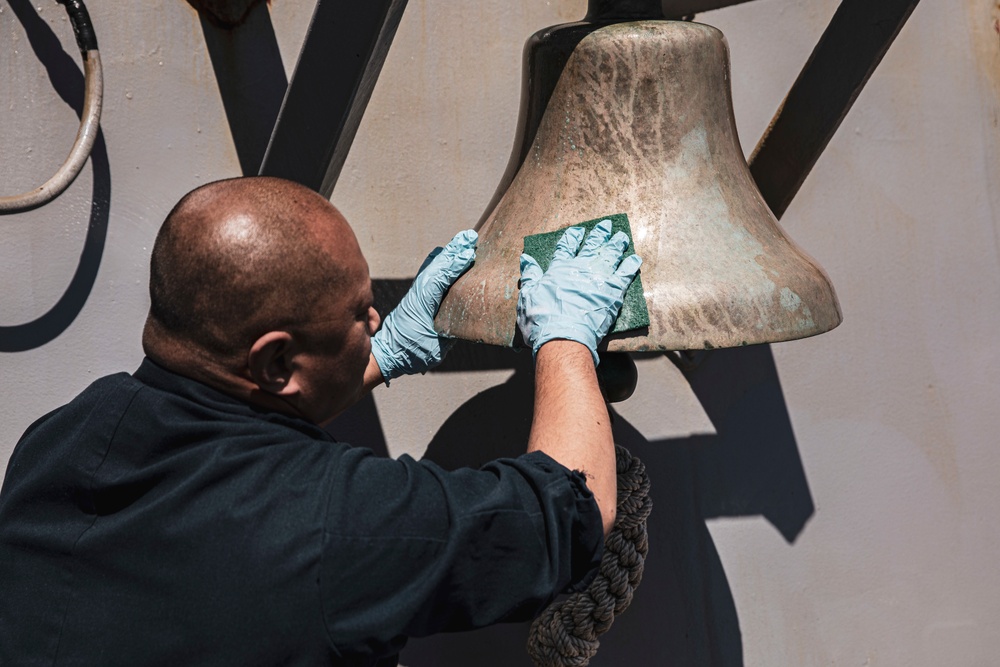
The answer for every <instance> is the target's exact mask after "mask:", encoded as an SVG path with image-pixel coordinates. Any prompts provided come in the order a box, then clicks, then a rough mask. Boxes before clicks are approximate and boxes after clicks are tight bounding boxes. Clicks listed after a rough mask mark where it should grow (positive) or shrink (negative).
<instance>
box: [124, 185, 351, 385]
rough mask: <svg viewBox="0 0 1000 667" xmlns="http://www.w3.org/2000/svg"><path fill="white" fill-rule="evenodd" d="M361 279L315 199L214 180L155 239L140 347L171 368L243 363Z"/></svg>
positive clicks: (283, 188) (345, 231) (335, 222)
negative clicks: (188, 362) (256, 346)
mask: <svg viewBox="0 0 1000 667" xmlns="http://www.w3.org/2000/svg"><path fill="white" fill-rule="evenodd" d="M359 276H361V278H360V279H366V278H367V265H365V263H364V258H363V257H362V255H361V251H360V249H359V248H358V244H357V241H356V239H355V237H354V234H353V232H352V231H351V229H350V227H349V226H348V224H347V222H346V221H345V220H344V218H343V216H341V215H340V213H339V212H338V211H337V210H336V209H335V208H334V207H333V206H332V205H331V204H330V202H328V201H327V200H326V199H324V198H323V197H321V196H320V195H318V194H317V193H315V192H313V191H312V190H309V189H308V188H305V187H303V186H300V185H298V184H295V183H292V182H289V181H285V180H281V179H276V178H265V177H254V178H238V179H232V180H226V181H218V182H215V183H210V184H208V185H205V186H202V187H200V188H198V189H196V190H194V191H192V192H190V193H189V194H187V195H186V196H185V197H184V198H183V199H181V200H180V202H178V204H177V206H175V207H174V209H173V210H172V211H171V212H170V214H169V215H168V216H167V218H166V220H165V221H164V223H163V226H162V228H161V229H160V232H159V234H158V235H157V238H156V243H155V245H154V247H153V254H152V258H151V266H150V286H149V288H150V299H151V305H150V313H149V319H148V320H147V323H146V329H145V331H144V333H143V346H144V348H145V349H146V353H147V354H148V355H149V356H150V357H152V358H153V359H155V360H157V361H160V362H161V363H164V364H165V365H167V366H176V365H177V364H178V363H183V362H184V361H185V360H184V359H183V358H181V359H176V358H177V357H178V356H180V357H184V356H186V355H194V356H196V357H200V358H202V359H204V358H209V359H214V360H218V361H219V362H220V363H222V364H225V365H226V366H230V365H232V364H234V363H235V364H238V363H240V362H241V361H243V360H245V358H246V351H247V349H248V348H249V346H250V345H251V344H252V343H253V341H254V340H256V339H257V338H258V337H259V336H261V335H262V334H264V333H266V332H268V331H273V330H295V329H296V328H298V327H300V326H302V325H304V324H305V323H307V322H309V321H311V320H316V319H321V318H323V317H324V316H326V313H327V311H328V310H329V307H330V304H331V303H333V301H335V300H336V298H337V295H338V294H339V293H340V292H341V291H343V289H344V288H345V286H346V285H348V284H350V283H352V281H353V282H355V283H356V282H357V281H358V280H359Z"/></svg>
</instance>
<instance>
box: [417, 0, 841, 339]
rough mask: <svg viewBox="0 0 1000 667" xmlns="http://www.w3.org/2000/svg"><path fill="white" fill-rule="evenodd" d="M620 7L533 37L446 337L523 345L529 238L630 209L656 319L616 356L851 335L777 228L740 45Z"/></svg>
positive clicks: (595, 5) (829, 291) (451, 301)
mask: <svg viewBox="0 0 1000 667" xmlns="http://www.w3.org/2000/svg"><path fill="white" fill-rule="evenodd" d="M620 4H625V5H629V4H630V3H628V2H625V3H620ZM631 4H632V5H646V6H655V8H656V9H655V11H654V12H653V13H654V14H655V12H660V10H659V2H646V3H643V2H633V3H631ZM614 5H615V3H613V2H608V1H607V0H604V1H603V2H602V1H601V0H594V1H593V2H592V3H591V11H590V13H589V14H588V16H587V19H586V20H585V21H583V22H580V23H571V24H566V25H562V26H555V27H552V28H548V29H545V30H542V31H540V32H538V33H536V34H535V35H533V36H532V37H531V39H529V40H528V43H527V44H526V46H525V66H524V85H523V91H522V101H521V117H520V121H519V126H518V138H517V140H516V142H515V146H514V151H513V153H512V155H511V161H510V164H509V165H508V170H507V174H506V175H505V177H504V179H503V182H501V184H500V187H499V188H498V190H497V194H496V195H495V196H494V201H493V202H492V203H491V204H490V206H489V207H488V209H487V211H486V213H485V214H484V217H483V220H481V221H480V223H479V226H478V230H479V235H480V236H479V249H478V252H477V259H476V263H475V265H474V266H473V268H472V269H470V270H469V272H468V273H466V274H465V275H464V276H463V277H462V278H460V279H459V280H458V282H457V283H456V284H455V285H454V286H453V287H452V288H451V290H450V292H449V293H448V295H447V297H446V298H445V300H444V302H443V304H442V305H441V308H440V310H439V312H438V316H437V319H436V326H437V327H438V330H439V331H440V332H442V333H444V334H447V335H450V336H454V337H457V338H463V339H467V340H473V341H479V342H485V343H490V344H494V345H503V346H510V345H512V344H513V341H514V335H515V330H516V315H515V312H516V303H517V293H518V280H519V268H518V257H519V255H520V253H521V251H522V248H523V237H525V236H527V235H532V234H538V233H542V232H549V231H553V230H557V229H561V228H564V227H567V226H570V225H572V224H574V223H577V222H581V221H585V220H592V219H595V218H600V217H602V216H605V215H611V214H615V213H625V214H627V215H628V218H629V221H630V224H631V227H632V235H633V242H634V248H635V251H636V252H637V253H638V254H639V255H640V256H641V257H642V258H643V265H642V270H641V276H642V283H643V288H644V296H645V298H646V303H647V306H648V309H649V315H650V324H649V327H648V329H641V330H636V331H631V332H623V333H620V334H615V335H613V336H610V337H609V338H608V340H607V342H606V345H607V349H608V350H610V351H644V350H687V349H702V348H709V349H710V348H715V347H733V346H738V345H748V344H753V343H767V342H777V341H783V340H790V339H795V338H804V337H806V336H812V335H815V334H818V333H823V332H825V331H829V330H830V329H832V328H834V327H836V326H837V325H838V324H839V323H840V321H841V314H840V306H839V304H838V303H837V297H836V295H835V294H834V291H833V287H832V285H831V284H830V281H829V279H828V278H827V276H826V274H825V273H824V272H823V270H822V269H821V268H820V267H819V266H818V265H817V264H816V263H815V262H814V261H813V260H812V259H811V258H810V257H809V256H808V255H806V254H805V253H804V252H803V251H802V250H801V249H799V247H798V246H796V245H795V244H794V243H793V242H792V241H791V240H790V239H789V238H788V237H787V236H786V235H785V233H784V231H783V230H782V229H781V227H780V226H779V225H778V221H777V219H776V218H775V217H774V215H772V213H771V211H770V209H769V208H768V207H767V205H766V204H765V203H764V200H763V198H762V197H761V194H760V192H759V191H758V190H757V187H756V185H755V184H754V181H753V179H752V177H751V175H750V171H749V169H748V167H747V163H746V160H745V158H744V156H743V152H742V150H741V149H740V144H739V140H738V138H737V135H736V125H735V122H734V120H733V110H732V99H731V93H730V86H729V50H728V46H727V44H726V39H725V37H724V36H723V35H722V33H721V32H719V31H718V30H717V29H715V28H712V27H710V26H707V25H701V24H697V23H688V22H676V21H665V20H633V19H635V18H637V17H638V18H644V17H645V16H647V15H648V14H644V13H643V11H641V10H635V11H632V12H631V13H630V12H628V11H627V12H625V13H624V14H622V13H619V14H616V13H615V11H614V10H613V8H614ZM609 7H610V8H611V9H609ZM630 11H631V10H630ZM651 11H653V10H651ZM660 17H662V12H661V13H660Z"/></svg>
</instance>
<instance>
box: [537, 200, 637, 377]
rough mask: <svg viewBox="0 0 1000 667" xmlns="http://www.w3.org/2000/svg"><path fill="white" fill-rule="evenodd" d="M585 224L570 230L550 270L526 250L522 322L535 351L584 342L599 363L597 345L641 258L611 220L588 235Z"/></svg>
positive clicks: (601, 223)
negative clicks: (613, 228)
mask: <svg viewBox="0 0 1000 667" xmlns="http://www.w3.org/2000/svg"><path fill="white" fill-rule="evenodd" d="M583 235H584V229H583V227H571V228H569V229H567V230H566V233H565V234H563V236H562V238H561V239H560V240H559V243H558V244H557V245H556V251H555V253H554V254H553V255H552V263H551V264H549V268H548V270H547V271H545V272H542V268H541V267H540V266H539V265H538V262H536V261H535V260H534V259H533V258H532V257H530V256H529V255H521V293H520V295H519V296H518V300H517V324H518V327H519V328H520V329H521V335H522V336H523V337H524V340H525V342H526V343H527V344H528V345H529V346H531V350H532V353H534V354H535V355H537V354H538V349H539V348H540V347H541V346H542V345H543V344H545V343H547V342H548V341H550V340H572V341H576V342H578V343H583V344H584V345H586V346H587V348H588V349H589V350H590V353H591V355H592V356H593V357H594V365H597V363H598V357H597V345H598V344H599V343H600V342H601V340H602V339H603V338H604V336H605V335H606V334H607V333H608V331H609V330H610V328H611V325H612V324H613V323H614V321H615V318H616V317H617V315H618V311H619V310H620V309H621V306H622V301H623V299H624V296H625V290H626V289H628V286H629V285H630V284H631V283H632V279H633V278H635V274H636V273H638V271H639V266H640V265H641V264H642V259H640V258H639V256H638V255H631V256H629V257H626V258H625V259H624V260H622V253H624V252H625V249H626V248H627V247H628V237H627V236H626V235H625V234H624V233H623V232H618V233H616V234H615V235H614V236H611V221H610V220H603V221H601V222H600V223H599V224H598V225H597V226H596V227H594V229H593V231H591V232H590V234H589V235H588V236H587V240H586V241H585V242H584V243H583V249H581V250H580V251H579V254H577V250H578V249H579V248H580V242H581V240H582V239H583Z"/></svg>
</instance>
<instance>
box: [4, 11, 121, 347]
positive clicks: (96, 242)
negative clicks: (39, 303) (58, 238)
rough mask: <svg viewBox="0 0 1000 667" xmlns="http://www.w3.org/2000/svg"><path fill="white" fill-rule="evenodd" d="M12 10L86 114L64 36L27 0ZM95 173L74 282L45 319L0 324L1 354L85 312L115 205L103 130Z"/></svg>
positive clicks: (36, 343)
mask: <svg viewBox="0 0 1000 667" xmlns="http://www.w3.org/2000/svg"><path fill="white" fill-rule="evenodd" d="M10 8H11V10H13V12H14V15H15V16H17V18H18V20H19V21H20V22H21V25H22V26H24V30H25V32H26V33H27V36H28V43H29V44H30V45H31V49H32V51H34V53H35V56H36V57H37V58H38V60H39V61H40V62H41V63H42V64H43V65H44V66H45V69H46V71H47V72H48V75H49V80H50V81H51V82H52V87H53V88H54V89H55V91H56V92H57V93H58V94H59V97H61V98H62V100H63V101H64V102H65V103H66V104H68V105H69V106H70V107H71V108H72V109H73V110H74V111H75V112H76V114H77V116H81V115H82V114H83V98H84V77H83V72H82V71H81V70H80V66H79V65H78V64H77V62H76V60H74V59H73V57H71V56H70V55H69V54H68V53H66V52H65V51H64V50H63V48H62V44H61V43H60V42H59V38H58V37H57V36H56V34H55V33H54V32H52V29H51V28H50V27H49V25H48V24H47V23H46V22H45V21H44V20H42V18H41V17H39V16H38V14H37V13H36V12H35V9H34V8H33V7H32V6H31V3H30V2H29V1H28V0H10ZM90 162H91V165H92V168H93V172H94V178H93V183H94V184H93V192H92V196H91V204H90V223H89V224H88V226H87V237H86V240H85V241H84V243H83V251H82V252H81V253H80V262H79V263H78V264H77V267H76V272H74V274H73V278H72V279H71V280H70V283H69V286H68V287H67V288H66V291H65V292H63V295H62V296H61V297H60V298H59V300H58V301H57V302H56V303H55V305H54V306H52V308H51V309H49V311H48V312H47V313H45V314H44V315H42V316H41V317H39V318H37V319H35V320H33V321H31V322H27V323H25V324H18V325H14V326H0V352H23V351H25V350H32V349H35V348H37V347H41V346H42V345H45V344H46V343H48V342H50V341H52V340H53V339H55V338H56V337H57V336H59V335H60V334H61V333H62V332H63V331H65V330H66V329H67V328H68V327H69V325H70V324H72V323H73V320H75V319H76V317H77V315H79V314H80V311H81V310H83V306H84V304H85V303H86V302H87V298H88V297H89V296H90V292H91V290H92V289H93V288H94V281H95V280H96V278H97V270H98V269H99V268H100V266H101V258H102V256H103V255H104V242H105V240H106V239H107V236H108V219H109V216H110V204H111V167H110V165H109V163H108V148H107V144H105V142H104V133H103V131H99V132H98V134H97V141H96V142H95V143H94V149H93V151H92V152H91V154H90Z"/></svg>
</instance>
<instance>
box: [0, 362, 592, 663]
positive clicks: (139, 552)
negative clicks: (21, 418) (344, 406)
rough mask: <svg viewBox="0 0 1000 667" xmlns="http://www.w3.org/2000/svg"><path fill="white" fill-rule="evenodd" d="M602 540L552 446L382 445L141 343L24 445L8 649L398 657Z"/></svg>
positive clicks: (3, 593)
mask: <svg viewBox="0 0 1000 667" xmlns="http://www.w3.org/2000/svg"><path fill="white" fill-rule="evenodd" d="M467 446H469V447H475V446H476V444H475V443H474V442H470V443H467ZM602 543H603V536H602V531H601V518H600V514H599V512H598V509H597V505H596V503H595V502H594V500H593V497H592V495H591V494H590V492H589V491H588V490H587V487H586V485H585V483H584V481H583V478H582V476H581V475H580V474H579V473H576V472H571V471H568V470H567V469H565V468H564V467H562V466H561V465H559V464H558V463H556V462H555V461H553V460H552V459H551V458H549V457H548V456H546V455H544V454H542V453H540V452H536V453H533V454H527V455H524V456H521V457H518V458H516V459H505V460H500V461H495V462H493V463H490V464H488V465H486V466H484V467H483V468H482V469H480V470H472V469H462V470H457V471H451V472H449V471H445V470H443V469H442V468H440V467H438V466H436V465H434V464H433V463H429V462H424V461H415V460H414V459H412V458H410V457H409V456H402V457H400V458H399V459H398V460H393V459H386V458H382V457H378V456H376V455H374V454H373V453H372V452H371V451H369V450H367V449H364V448H356V447H351V446H349V445H346V444H343V443H338V442H335V441H334V440H333V439H332V438H331V437H330V436H329V435H328V434H327V433H326V432H325V431H323V430H322V429H320V428H318V427H316V426H313V425H311V424H309V423H307V422H304V421H301V420H298V419H295V418H292V417H287V416H283V415H280V414H276V413H273V412H264V411H260V410H257V409H255V408H253V407H251V406H249V405H247V404H245V403H243V402H241V401H238V400H236V399H234V398H231V397H229V396H227V395H224V394H222V393H219V392H217V391H215V390H213V389H211V388H209V387H207V386H205V385H202V384H200V383H198V382H195V381H192V380H189V379H187V378H184V377H181V376H179V375H176V374H174V373H171V372H168V371H166V370H164V369H163V368H161V367H159V366H157V365H155V364H154V363H152V362H151V361H149V360H146V361H144V362H143V364H142V366H141V367H140V368H139V370H138V371H136V373H135V374H134V375H127V374H125V373H121V374H118V375H112V376H109V377H105V378H102V379H100V380H97V381H96V382H94V383H93V384H92V385H91V386H90V387H89V388H87V389H86V390H85V391H84V392H83V393H82V394H80V396H78V397H77V398H76V399H75V400H74V401H72V402H71V403H69V404H68V405H66V406H64V407H62V408H59V409H58V410H55V411H54V412H52V413H50V414H48V415H46V416H45V417H42V418H41V419H39V420H38V421H37V422H35V423H34V424H33V425H32V426H31V427H30V428H29V429H28V431H27V432H26V433H25V435H24V436H23V437H22V439H21V441H20V442H19V443H18V445H17V447H16V448H15V450H14V453H13V456H12V457H11V459H10V463H9V465H8V469H7V476H6V479H5V480H4V485H3V491H2V492H0V664H2V665H5V666H6V665H10V666H14V665H107V666H113V665H128V666H133V665H170V666H171V667H175V666H177V665H209V664H212V665H218V664H226V665H351V666H354V665H359V666H360V665H369V666H370V665H395V664H396V659H395V655H396V654H397V653H398V651H399V650H400V649H401V648H402V646H403V644H404V643H405V641H406V638H407V637H411V636H424V635H428V634H431V633H435V632H441V631H449V630H463V629H471V628H475V627H479V626H483V625H487V624H490V623H495V622H499V621H505V620H524V619H527V618H529V617H531V616H532V615H534V614H535V613H537V611H539V610H540V609H541V608H542V607H544V605H545V604H547V603H548V602H549V601H550V600H551V599H552V598H553V597H554V596H555V595H556V594H557V593H559V592H561V591H563V590H565V589H566V588H567V587H569V586H571V585H572V584H574V582H577V583H578V582H580V581H581V580H583V579H586V578H587V577H588V575H589V574H590V573H592V570H593V568H594V567H595V566H596V564H597V562H598V560H599V557H600V551H601V548H602Z"/></svg>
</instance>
